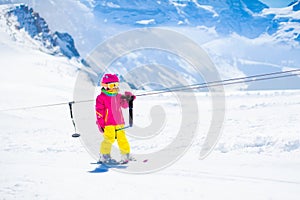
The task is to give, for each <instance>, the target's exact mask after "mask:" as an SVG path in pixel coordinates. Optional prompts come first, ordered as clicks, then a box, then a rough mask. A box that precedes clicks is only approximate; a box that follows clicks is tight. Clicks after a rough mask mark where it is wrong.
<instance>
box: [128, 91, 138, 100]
mask: <svg viewBox="0 0 300 200" xmlns="http://www.w3.org/2000/svg"><path fill="white" fill-rule="evenodd" d="M125 96H126V97H133V100H134V99H135V98H136V96H134V95H133V94H132V93H131V92H128V91H127V92H125Z"/></svg>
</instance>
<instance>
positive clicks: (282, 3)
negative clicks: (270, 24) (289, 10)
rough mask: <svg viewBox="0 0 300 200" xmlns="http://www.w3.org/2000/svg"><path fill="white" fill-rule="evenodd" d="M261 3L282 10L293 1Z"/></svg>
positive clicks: (267, 1) (277, 0)
mask: <svg viewBox="0 0 300 200" xmlns="http://www.w3.org/2000/svg"><path fill="white" fill-rule="evenodd" d="M260 1H261V2H263V3H265V4H267V5H268V6H269V7H273V8H280V7H286V6H287V5H289V3H290V2H293V0H260Z"/></svg>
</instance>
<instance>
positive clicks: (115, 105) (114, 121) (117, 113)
mask: <svg viewBox="0 0 300 200" xmlns="http://www.w3.org/2000/svg"><path fill="white" fill-rule="evenodd" d="M121 96H122V95H121V94H116V95H114V96H109V95H107V94H105V93H104V92H101V94H100V95H98V97H97V99H96V106H95V107H96V116H97V122H96V123H97V125H98V127H99V128H100V127H101V128H104V127H105V126H107V125H124V124H125V122H124V118H123V114H122V110H121V108H128V102H127V101H126V99H122V98H121Z"/></svg>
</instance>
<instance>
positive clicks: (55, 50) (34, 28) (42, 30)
mask: <svg viewBox="0 0 300 200" xmlns="http://www.w3.org/2000/svg"><path fill="white" fill-rule="evenodd" d="M3 12H4V13H3V15H4V17H5V18H6V20H7V25H8V26H9V27H10V30H11V32H14V33H15V32H17V31H24V32H26V33H27V34H28V35H29V36H30V37H31V38H32V39H34V40H35V41H36V43H39V44H40V45H39V47H40V49H41V50H44V51H46V52H48V53H51V54H55V55H64V56H66V57H68V58H72V57H75V58H78V57H79V56H80V55H79V53H78V51H77V49H76V48H75V44H74V40H73V38H72V37H71V35H69V34H68V33H60V32H57V31H55V32H52V31H51V30H50V29H49V27H48V24H47V22H46V21H45V20H44V18H42V17H41V16H40V15H39V13H37V12H34V10H33V9H32V8H29V7H28V6H27V5H24V4H20V5H15V6H10V7H8V8H7V9H6V10H5V11H3ZM16 39H17V38H16ZM19 39H20V40H22V38H19Z"/></svg>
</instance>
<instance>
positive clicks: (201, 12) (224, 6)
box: [82, 0, 299, 39]
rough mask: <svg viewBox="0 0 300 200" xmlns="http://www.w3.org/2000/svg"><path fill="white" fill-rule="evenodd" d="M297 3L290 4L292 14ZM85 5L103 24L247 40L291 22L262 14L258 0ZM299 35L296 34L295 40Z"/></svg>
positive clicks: (109, 0) (111, 0)
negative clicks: (211, 32)
mask: <svg viewBox="0 0 300 200" xmlns="http://www.w3.org/2000/svg"><path fill="white" fill-rule="evenodd" d="M82 2H86V1H82ZM297 4H299V2H296V3H295V2H294V4H291V7H292V8H293V10H294V11H297ZM86 5H87V6H89V7H90V8H91V9H93V13H95V15H96V16H98V17H99V19H102V20H103V22H105V23H117V24H122V25H132V26H137V27H145V26H192V27H197V26H205V27H213V28H215V30H216V31H217V33H218V34H220V35H229V34H231V33H237V34H239V35H241V36H245V37H248V38H256V37H258V36H260V35H261V34H264V33H267V34H270V35H272V34H274V33H276V32H277V31H278V30H279V29H280V26H281V23H282V22H284V21H294V19H293V18H291V17H289V18H286V17H285V16H281V17H278V16H277V15H276V12H268V13H267V14H266V12H265V13H264V14H262V11H264V10H265V9H266V10H268V9H269V7H268V6H267V5H265V4H263V3H261V2H260V1H259V0H252V1H248V0H231V1H224V0H214V1H212V0H184V1H182V0H162V1H152V0H146V1H145V0H138V1H133V2H126V1H120V0H94V1H90V2H89V4H86ZM296 20H297V19H296ZM298 22H299V21H298ZM298 35H299V32H297V35H296V37H295V39H297V37H298Z"/></svg>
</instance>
